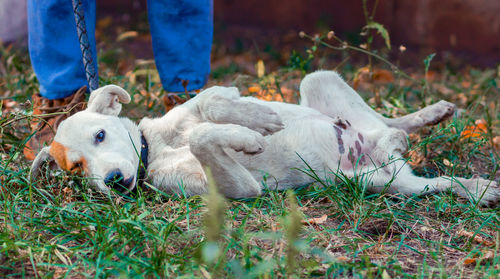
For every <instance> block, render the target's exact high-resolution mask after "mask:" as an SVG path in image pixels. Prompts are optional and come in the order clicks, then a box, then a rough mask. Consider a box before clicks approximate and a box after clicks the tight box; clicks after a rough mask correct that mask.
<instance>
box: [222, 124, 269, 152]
mask: <svg viewBox="0 0 500 279" xmlns="http://www.w3.org/2000/svg"><path fill="white" fill-rule="evenodd" d="M240 130H241V131H240V132H239V133H237V134H234V136H233V137H232V138H231V139H230V143H229V146H230V147H231V148H232V149H233V150H234V151H236V152H243V153H245V154H249V155H255V154H259V153H262V152H263V151H264V148H265V147H266V140H265V139H264V137H263V136H262V135H261V134H259V133H257V132H255V131H252V130H249V129H247V128H245V127H240Z"/></svg>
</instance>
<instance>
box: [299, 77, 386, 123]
mask: <svg viewBox="0 0 500 279" xmlns="http://www.w3.org/2000/svg"><path fill="white" fill-rule="evenodd" d="M300 96H301V100H300V105H302V106H306V107H310V108H313V109H315V110H318V111H319V112H321V113H323V114H325V115H327V116H330V117H332V118H341V119H343V120H347V121H349V123H351V124H352V125H353V126H355V127H356V128H357V129H359V130H373V129H375V130H378V129H383V128H387V125H386V124H385V123H384V122H383V121H382V118H381V116H380V115H379V114H378V113H377V112H375V111H374V110H373V109H372V108H371V107H370V106H368V105H367V104H366V103H365V101H364V100H363V99H362V98H361V96H359V94H358V93H357V92H356V91H354V89H352V88H351V87H350V86H349V85H348V84H347V83H346V82H345V81H344V80H343V79H342V78H341V77H340V75H339V74H337V73H336V72H333V71H317V72H314V73H312V74H309V75H307V76H306V77H305V78H304V79H303V80H302V82H301V84H300Z"/></svg>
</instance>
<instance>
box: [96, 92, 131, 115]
mask: <svg viewBox="0 0 500 279" xmlns="http://www.w3.org/2000/svg"><path fill="white" fill-rule="evenodd" d="M129 102H130V95H129V94H128V93H127V91H125V89H123V88H121V87H120V86H116V85H106V86H103V87H101V88H98V89H96V90H94V91H92V93H91V94H90V98H89V103H88V106H87V110H88V111H92V112H97V113H101V114H107V115H114V116H117V115H118V114H119V113H120V111H121V110H122V104H121V103H124V104H128V103H129Z"/></svg>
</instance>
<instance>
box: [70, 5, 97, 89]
mask: <svg viewBox="0 0 500 279" xmlns="http://www.w3.org/2000/svg"><path fill="white" fill-rule="evenodd" d="M71 2H72V3H73V14H74V15H75V22H76V31H77V33H78V41H79V42H80V49H81V51H82V61H83V67H84V68H85V75H86V77H87V81H88V83H89V89H90V91H91V92H92V91H94V90H95V89H97V88H98V87H99V79H98V77H97V72H96V68H95V65H94V61H93V59H92V49H91V48H90V43H89V38H88V36H87V27H86V25H85V17H84V14H83V8H82V0H72V1H71Z"/></svg>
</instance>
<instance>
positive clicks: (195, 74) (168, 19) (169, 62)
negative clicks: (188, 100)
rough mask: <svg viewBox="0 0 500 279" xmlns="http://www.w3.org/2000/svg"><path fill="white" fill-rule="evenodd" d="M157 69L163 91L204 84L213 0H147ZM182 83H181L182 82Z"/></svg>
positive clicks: (208, 57)
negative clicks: (185, 84) (184, 84)
mask: <svg viewBox="0 0 500 279" xmlns="http://www.w3.org/2000/svg"><path fill="white" fill-rule="evenodd" d="M148 18H149V25H150V29H151V36H152V40H153V52H154V56H155V61H156V68H157V69H158V72H159V74H160V78H161V82H162V84H163V87H164V88H165V90H167V91H170V92H183V91H184V86H183V81H185V82H186V81H187V82H188V84H187V90H195V89H199V88H201V87H203V86H204V85H205V83H206V81H207V78H208V75H209V73H210V51H211V48H212V35H213V2H212V0H176V1H172V0H148ZM185 82H184V83H185Z"/></svg>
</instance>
